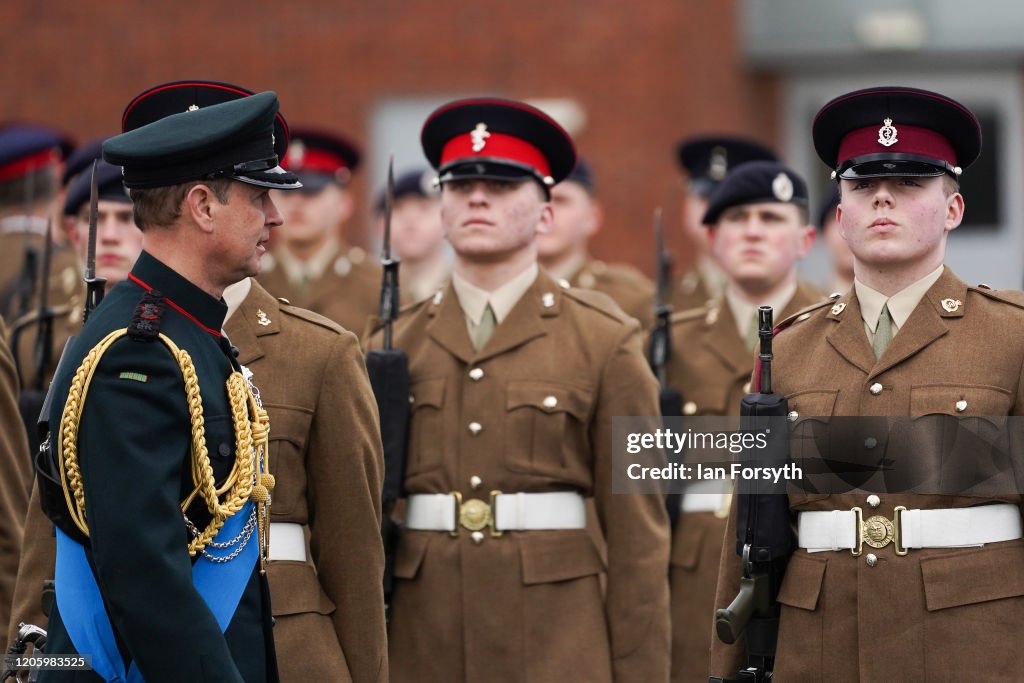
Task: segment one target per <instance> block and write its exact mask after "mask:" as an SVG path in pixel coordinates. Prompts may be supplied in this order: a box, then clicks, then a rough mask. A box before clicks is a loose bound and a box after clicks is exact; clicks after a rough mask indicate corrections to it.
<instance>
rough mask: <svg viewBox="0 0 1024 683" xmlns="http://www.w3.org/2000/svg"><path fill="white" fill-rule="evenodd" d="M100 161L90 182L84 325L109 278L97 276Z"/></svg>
mask: <svg viewBox="0 0 1024 683" xmlns="http://www.w3.org/2000/svg"><path fill="white" fill-rule="evenodd" d="M98 164H99V159H93V162H92V171H91V173H92V176H91V178H90V181H89V242H88V245H87V249H86V253H85V278H84V279H85V310H84V311H83V312H82V323H83V324H85V321H87V320H88V319H89V314H90V313H92V312H93V311H94V310H96V307H97V306H99V305H100V302H101V301H103V293H104V292H105V291H106V285H107V278H105V277H97V276H96V214H97V206H98V205H99V190H98V187H97V185H98V183H99V179H98V178H97V175H96V166H97V165H98Z"/></svg>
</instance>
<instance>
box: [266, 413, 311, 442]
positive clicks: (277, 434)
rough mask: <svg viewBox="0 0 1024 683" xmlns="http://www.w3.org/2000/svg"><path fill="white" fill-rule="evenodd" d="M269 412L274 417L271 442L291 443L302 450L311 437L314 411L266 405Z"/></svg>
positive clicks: (270, 436) (271, 426)
mask: <svg viewBox="0 0 1024 683" xmlns="http://www.w3.org/2000/svg"><path fill="white" fill-rule="evenodd" d="M266 408H267V411H268V412H269V413H271V414H272V415H273V416H274V417H273V418H272V419H271V425H270V434H269V435H268V437H267V438H268V440H269V441H290V442H291V443H293V444H295V445H296V446H297V447H298V448H299V449H300V450H301V449H302V448H304V447H305V445H306V437H307V436H308V435H309V422H310V420H312V419H313V413H312V411H310V410H308V409H306V408H300V407H298V406H285V405H277V404H273V403H268V404H266Z"/></svg>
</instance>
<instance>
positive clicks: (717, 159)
mask: <svg viewBox="0 0 1024 683" xmlns="http://www.w3.org/2000/svg"><path fill="white" fill-rule="evenodd" d="M728 157H729V153H728V152H726V151H725V147H715V148H714V149H712V150H711V163H710V164H709V165H708V175H709V176H711V179H712V180H721V179H722V178H724V177H725V174H726V173H728V172H729V159H728Z"/></svg>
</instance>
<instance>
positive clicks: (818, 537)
mask: <svg viewBox="0 0 1024 683" xmlns="http://www.w3.org/2000/svg"><path fill="white" fill-rule="evenodd" d="M1021 535H1022V530H1021V517H1020V510H1019V509H1018V507H1017V506H1016V505H1010V504H1008V503H1000V504H997V505H979V506H977V507H967V508H946V509H939V510H907V509H906V508H904V507H902V506H900V507H897V508H896V510H895V513H894V519H892V520H890V519H887V518H885V517H883V516H881V515H875V516H873V517H868V518H867V519H864V518H863V513H862V512H861V509H860V508H854V509H852V510H831V511H828V512H817V511H815V512H801V513H800V517H799V521H798V537H799V545H800V547H801V548H806V549H807V550H808V551H810V552H821V551H823V550H852V551H853V554H854V555H859V554H860V552H861V550H862V548H863V545H864V544H867V545H869V546H871V547H873V548H884V547H885V546H886V545H888V544H889V542H890V541H894V542H895V544H896V553H897V554H900V555H902V554H905V553H906V550H907V549H908V548H965V547H971V546H981V545H985V544H986V543H999V542H1001V541H1011V540H1014V539H1017V538H1020V537H1021Z"/></svg>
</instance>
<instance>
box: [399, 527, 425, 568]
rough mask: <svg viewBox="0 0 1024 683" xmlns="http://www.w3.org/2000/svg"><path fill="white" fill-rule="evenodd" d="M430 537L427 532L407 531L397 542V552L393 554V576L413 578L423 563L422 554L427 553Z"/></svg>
mask: <svg viewBox="0 0 1024 683" xmlns="http://www.w3.org/2000/svg"><path fill="white" fill-rule="evenodd" d="M429 541H430V537H429V536H428V535H427V534H423V533H415V532H410V531H407V532H406V533H405V534H404V535H403V536H402V541H401V542H400V543H399V544H398V553H397V554H396V555H395V578H396V579H415V578H416V574H417V573H419V571H420V565H421V564H423V556H424V555H426V554H427V543H428V542H429Z"/></svg>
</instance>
